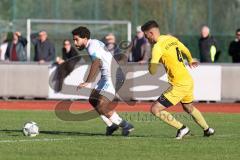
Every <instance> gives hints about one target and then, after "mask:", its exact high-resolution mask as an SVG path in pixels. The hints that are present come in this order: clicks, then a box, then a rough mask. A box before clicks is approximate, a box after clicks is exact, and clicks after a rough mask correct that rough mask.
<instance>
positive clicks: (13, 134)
mask: <svg viewBox="0 0 240 160" xmlns="http://www.w3.org/2000/svg"><path fill="white" fill-rule="evenodd" d="M1 132H4V133H5V134H8V135H10V136H19V134H16V133H22V130H14V129H12V130H11V129H2V130H0V133H1ZM40 134H41V135H42V134H45V135H63V136H103V137H106V135H105V134H104V133H91V132H77V131H74V132H73V131H46V130H45V131H40ZM109 137H122V135H121V134H119V133H116V134H114V135H113V136H109ZM129 137H132V138H149V137H151V138H164V137H165V138H167V137H166V136H165V135H157V136H156V135H139V134H138V135H136V134H133V135H132V134H130V136H129Z"/></svg>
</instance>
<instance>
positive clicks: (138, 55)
mask: <svg viewBox="0 0 240 160" xmlns="http://www.w3.org/2000/svg"><path fill="white" fill-rule="evenodd" d="M130 49H131V52H132V60H131V59H130V60H129V61H130V62H138V63H140V64H142V63H146V62H148V59H149V58H150V57H149V55H150V52H151V46H150V44H149V42H148V40H147V39H146V38H145V37H144V33H143V32H142V30H141V26H138V27H137V34H136V36H135V38H134V39H133V41H132V43H131V45H130Z"/></svg>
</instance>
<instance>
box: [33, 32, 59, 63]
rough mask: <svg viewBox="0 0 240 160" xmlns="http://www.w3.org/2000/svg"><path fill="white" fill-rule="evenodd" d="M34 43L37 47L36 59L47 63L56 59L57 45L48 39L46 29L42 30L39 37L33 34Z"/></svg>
mask: <svg viewBox="0 0 240 160" xmlns="http://www.w3.org/2000/svg"><path fill="white" fill-rule="evenodd" d="M32 43H33V45H34V49H35V55H34V61H37V62H39V63H45V62H51V61H52V62H53V61H54V60H55V47H54V44H53V43H51V42H50V41H49V40H48V35H47V32H46V31H40V32H39V33H38V38H37V37H35V36H34V35H32Z"/></svg>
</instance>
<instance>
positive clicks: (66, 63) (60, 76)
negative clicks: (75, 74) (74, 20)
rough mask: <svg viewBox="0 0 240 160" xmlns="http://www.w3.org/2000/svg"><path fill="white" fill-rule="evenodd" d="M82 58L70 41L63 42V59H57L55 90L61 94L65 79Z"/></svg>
mask: <svg viewBox="0 0 240 160" xmlns="http://www.w3.org/2000/svg"><path fill="white" fill-rule="evenodd" d="M80 59H81V57H80V56H79V55H78V52H77V51H76V49H75V48H74V47H73V46H72V45H71V42H70V40H68V39H65V40H64V41H63V48H62V58H60V57H57V58H56V63H57V64H58V68H57V71H56V74H55V77H54V80H55V81H56V83H55V87H54V90H55V92H60V91H61V90H62V84H63V81H64V79H65V78H66V77H67V76H68V75H69V74H70V73H71V72H72V71H73V70H74V68H75V66H76V64H77V63H78V62H79V61H80Z"/></svg>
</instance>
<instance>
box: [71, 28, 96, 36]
mask: <svg viewBox="0 0 240 160" xmlns="http://www.w3.org/2000/svg"><path fill="white" fill-rule="evenodd" d="M72 34H73V35H78V36H79V37H80V38H87V39H89V38H90V35H91V33H90V31H89V29H88V28H87V27H83V26H80V27H78V28H75V29H74V30H73V31H72Z"/></svg>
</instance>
